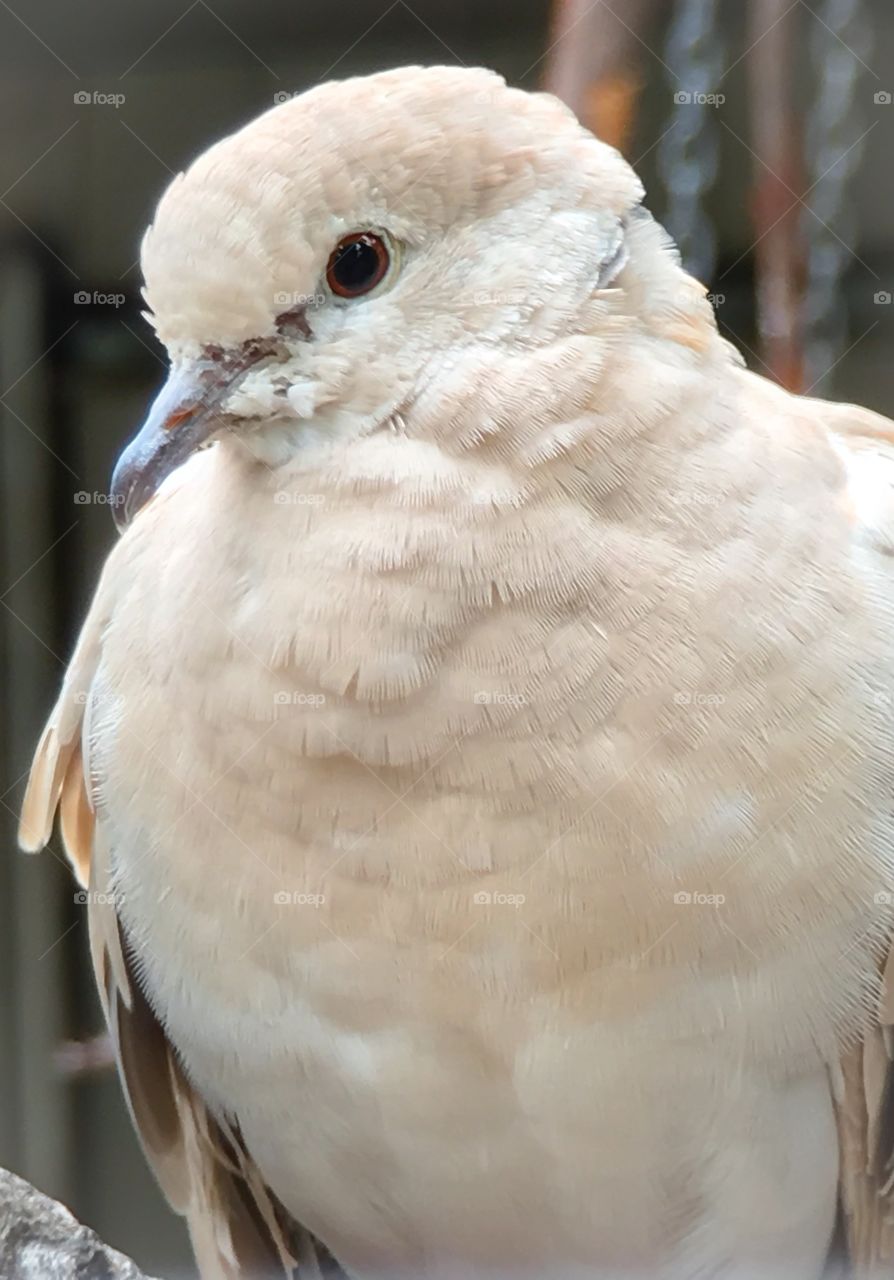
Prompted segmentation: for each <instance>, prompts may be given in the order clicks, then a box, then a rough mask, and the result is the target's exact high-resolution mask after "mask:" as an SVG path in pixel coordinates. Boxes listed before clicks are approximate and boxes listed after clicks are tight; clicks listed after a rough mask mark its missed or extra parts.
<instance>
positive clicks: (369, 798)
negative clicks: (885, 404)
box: [23, 68, 894, 1278]
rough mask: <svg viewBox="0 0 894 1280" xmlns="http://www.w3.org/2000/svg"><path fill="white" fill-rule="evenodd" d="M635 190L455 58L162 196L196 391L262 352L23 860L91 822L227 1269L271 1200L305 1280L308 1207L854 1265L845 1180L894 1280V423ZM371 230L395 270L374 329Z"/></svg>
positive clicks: (132, 1053) (558, 123) (154, 245)
mask: <svg viewBox="0 0 894 1280" xmlns="http://www.w3.org/2000/svg"><path fill="white" fill-rule="evenodd" d="M640 195H641V191H640V187H639V184H638V182H637V180H636V179H635V177H634V176H633V174H632V173H631V171H630V170H629V168H628V167H627V166H626V165H625V164H624V162H623V161H622V160H621V159H620V157H618V156H617V155H616V154H615V153H614V152H612V151H611V150H610V149H608V148H606V147H605V146H603V145H602V144H600V143H598V142H596V141H595V140H594V139H592V138H591V137H590V136H589V135H587V134H586V133H585V132H584V131H583V130H581V129H580V127H579V126H578V125H577V124H576V122H574V121H573V119H572V118H571V117H570V115H569V114H568V113H567V112H566V111H565V110H564V109H563V108H562V107H561V106H560V105H559V104H558V103H556V102H555V101H553V100H551V99H548V98H544V97H541V96H532V95H527V94H522V93H520V92H519V91H516V90H509V89H506V88H505V86H503V85H502V82H500V81H499V80H497V79H496V78H495V77H493V76H491V75H490V74H488V73H485V72H480V71H460V70H456V69H446V68H434V69H429V70H424V71H423V70H418V69H404V70H401V71H396V72H389V73H387V74H385V75H381V76H374V77H370V78H368V79H365V80H356V81H350V82H347V83H345V84H332V85H325V86H322V87H320V88H318V89H315V90H313V91H311V92H310V93H308V94H307V95H304V96H302V97H301V98H298V99H294V100H292V101H290V102H288V103H286V104H284V105H283V106H281V107H278V108H276V109H275V110H274V111H272V112H270V113H268V114H267V115H266V116H263V117H262V118H261V119H260V120H258V121H256V122H254V123H252V124H251V125H249V126H248V127H247V128H246V129H244V130H242V131H241V132H240V133H238V134H236V135H234V137H233V138H230V139H226V140H225V141H223V142H221V143H219V144H217V146H215V147H213V148H212V149H211V150H210V151H209V152H208V153H207V154H206V155H205V156H203V157H202V158H201V159H200V160H198V161H197V162H196V164H195V165H194V166H193V167H192V168H191V169H190V171H189V172H188V173H187V174H186V175H183V176H181V177H179V178H178V179H176V180H175V182H174V183H173V184H172V186H171V188H170V190H169V192H168V193H167V194H166V196H165V197H164V198H163V200H162V202H161V205H160V206H159V210H158V213H157V216H156V220H155V223H154V225H153V228H152V229H151V231H150V232H149V234H148V236H147V239H146V243H145V247H144V267H145V273H146V281H147V299H148V301H149V305H150V307H151V308H152V311H153V315H154V322H155V324H156V327H157V329H158V332H159V335H160V336H161V338H162V339H163V341H165V343H166V344H167V346H168V348H169V350H170V352H171V356H172V360H173V362H174V363H175V365H177V366H178V367H180V368H188V367H189V364H190V362H191V361H195V360H196V359H197V357H199V356H200V355H201V354H202V353H203V352H205V351H207V350H208V349H209V348H221V349H223V350H226V351H230V350H234V349H236V348H237V347H238V346H239V345H240V344H242V343H244V342H246V341H249V342H253V341H255V340H258V339H265V340H268V339H269V340H273V339H275V342H274V346H273V348H270V350H272V352H273V354H270V355H268V356H266V357H265V358H264V359H263V360H261V361H260V362H259V363H258V364H257V365H256V367H255V368H254V369H253V370H252V371H251V373H249V374H248V375H247V377H245V378H244V380H243V381H242V382H241V383H240V385H239V386H238V387H236V388H235V389H234V392H233V394H232V396H231V398H230V400H229V402H228V403H227V404H226V405H225V406H224V417H223V419H222V424H221V425H222V429H221V432H220V433H219V439H218V442H217V444H216V446H215V447H214V448H213V449H211V450H209V451H207V452H203V453H201V454H199V455H197V456H195V457H194V458H192V459H191V460H190V461H189V462H188V463H187V464H186V466H184V467H183V468H182V469H181V470H180V471H179V472H178V473H177V475H176V477H174V478H172V480H171V481H170V482H169V483H168V484H167V485H166V486H165V487H164V488H163V490H162V491H161V492H160V493H159V495H158V496H157V497H156V498H155V499H154V500H153V501H152V502H151V503H150V504H149V506H148V507H147V508H146V510H145V511H144V512H142V513H141V514H140V515H139V517H138V518H137V520H136V521H135V523H134V525H133V527H132V528H131V529H130V530H129V531H128V532H127V534H126V536H125V537H124V538H123V539H122V541H121V543H120V544H119V546H118V547H117V548H116V549H115V551H114V552H113V553H112V555H111V557H110V559H109V562H108V565H107V568H106V571H105V574H104V576H103V580H102V582H101V583H100V586H99V589H98V591H97V596H96V599H95V601H94V605H93V608H92V610H91V613H90V615H89V617H88V620H87V623H86V624H85V630H84V635H83V637H82V640H81V643H80V646H79V649H78V652H77V653H76V655H75V658H74V659H73V662H72V667H71V669H70V672H69V676H68V678H67V681H66V684H65V687H64V688H63V692H62V695H61V698H60V701H59V703H58V705H57V708H56V710H55V711H54V713H53V717H52V719H51V722H50V726H49V728H48V730H47V733H46V734H45V737H44V739H43V740H42V743H41V746H40V748H39V750H38V756H37V760H36V762H35V768H34V773H33V775H32V782H31V786H30V789H29V793H28V797H27V799H26V805H25V811H24V816H23V840H24V843H25V844H26V845H27V846H29V847H37V846H39V845H41V844H42V843H44V842H45V840H46V839H47V838H48V836H49V832H50V828H51V822H52V815H53V811H54V809H55V807H56V805H57V803H59V802H60V800H61V804H62V809H63V835H64V838H65V840H66V844H67V846H68V848H69V852H70V853H71V855H72V858H73V860H74V861H75V863H76V866H77V867H78V868H79V873H80V875H81V877H82V880H83V879H85V878H86V874H87V873H86V868H87V864H88V863H89V862H90V858H91V850H92V858H93V861H94V870H93V871H92V872H91V884H92V885H94V886H97V887H98V888H99V890H100V891H101V892H102V893H103V894H105V895H106V896H108V895H109V894H111V895H113V897H114V898H115V901H114V903H113V905H112V906H109V905H108V903H106V904H105V905H102V906H97V905H94V906H93V908H92V912H93V915H94V926H93V936H94V945H95V952H96V954H95V960H96V965H97V972H98V974H99V977H100V987H101V990H102V992H103V994H104V998H105V999H106V1001H107V1009H108V1012H109V1015H110V1019H111V1022H112V1026H113V1030H116V1031H117V1033H118V1035H119V1039H120V1041H121V1049H120V1054H121V1059H122V1070H123V1073H124V1076H125V1081H126V1084H127V1087H128V1091H129V1097H130V1101H131V1107H132V1111H133V1113H134V1117H135V1121H136V1123H137V1125H138V1127H139V1128H140V1129H141V1131H142V1133H143V1138H144V1142H145V1143H146V1146H147V1149H148V1152H149V1155H150V1158H151V1159H152V1160H153V1162H154V1163H155V1165H156V1168H157V1169H158V1170H159V1176H160V1179H161V1181H162V1184H163V1186H165V1188H166V1190H167V1191H168V1194H169V1196H170V1198H171V1200H172V1203H174V1205H175V1207H176V1208H178V1209H179V1210H180V1211H181V1212H185V1213H186V1214H187V1216H188V1218H189V1220H190V1225H191V1230H192V1232H193V1238H194V1240H195V1241H196V1243H197V1251H198V1253H199V1255H200V1257H201V1258H202V1260H203V1265H204V1267H205V1271H206V1274H207V1275H230V1274H234V1273H235V1274H238V1273H239V1271H238V1268H239V1265H240V1264H239V1263H238V1262H237V1261H236V1250H235V1247H234V1245H233V1232H234V1231H235V1230H236V1227H235V1225H234V1224H235V1222H236V1220H237V1217H238V1215H239V1211H240V1210H242V1211H243V1213H244V1211H245V1204H246V1194H245V1193H246V1189H247V1191H248V1193H249V1194H248V1201H249V1202H251V1203H253V1204H254V1205H255V1206H256V1207H255V1209H254V1210H252V1212H251V1215H250V1218H251V1223H252V1226H253V1228H254V1230H255V1231H257V1230H258V1228H259V1226H260V1228H261V1229H262V1234H263V1233H264V1230H266V1233H267V1234H268V1235H269V1236H270V1237H271V1239H272V1240H273V1241H274V1242H277V1241H278V1244H277V1243H274V1255H273V1256H276V1254H277V1253H278V1255H279V1256H280V1258H281V1259H282V1260H283V1265H286V1266H287V1265H289V1253H290V1251H291V1252H292V1254H293V1255H294V1254H295V1253H296V1252H297V1251H298V1250H297V1246H295V1245H294V1243H293V1241H292V1240H291V1239H290V1237H289V1232H290V1231H291V1228H290V1227H288V1226H287V1225H284V1224H286V1216H285V1215H286V1213H287V1214H288V1215H291V1217H292V1218H294V1219H295V1220H297V1221H300V1222H302V1223H304V1224H305V1226H306V1228H307V1229H308V1232H309V1233H311V1235H310V1236H309V1237H305V1243H306V1252H307V1253H308V1255H309V1254H312V1253H313V1251H314V1250H315V1245H314V1243H313V1237H317V1238H318V1239H319V1240H321V1241H322V1242H323V1243H324V1244H325V1245H326V1246H327V1247H328V1249H330V1250H331V1251H332V1253H333V1254H334V1255H335V1257H336V1258H337V1259H338V1260H339V1262H340V1263H341V1264H342V1265H343V1266H345V1267H346V1268H347V1269H348V1270H349V1271H351V1272H352V1273H354V1274H357V1275H368V1274H378V1273H381V1272H382V1271H383V1270H391V1269H394V1268H398V1269H404V1270H409V1271H411V1272H412V1273H413V1274H414V1275H423V1274H424V1275H425V1276H430V1277H446V1276H453V1275H455V1274H457V1270H456V1269H457V1268H459V1269H460V1273H461V1274H464V1275H465V1274H474V1275H484V1274H492V1272H493V1271H494V1270H495V1269H496V1270H498V1271H506V1272H512V1273H513V1274H519V1273H528V1274H532V1275H536V1274H542V1273H543V1272H544V1271H548V1272H549V1274H557V1275H561V1274H565V1273H567V1274H579V1273H580V1270H581V1269H582V1268H590V1269H592V1268H597V1269H600V1268H602V1269H605V1270H607V1271H610V1270H611V1269H612V1268H619V1267H620V1268H623V1269H624V1270H625V1271H631V1272H633V1271H638V1270H641V1271H644V1272H648V1273H650V1274H655V1273H656V1272H657V1273H659V1274H662V1275H663V1274H669V1275H693V1274H696V1273H702V1272H706V1271H710V1272H711V1273H712V1274H718V1275H719V1274H722V1275H724V1276H740V1275H751V1274H754V1273H755V1271H759V1272H761V1273H764V1274H773V1275H776V1274H778V1275H786V1276H803V1277H805V1278H807V1277H814V1276H818V1275H819V1274H820V1271H821V1269H822V1267H823V1265H824V1261H825V1256H826V1252H827V1249H828V1246H829V1241H830V1238H831V1234H832V1229H833V1225H834V1218H835V1206H836V1198H837V1195H838V1190H839V1177H840V1179H841V1187H840V1190H841V1195H842V1200H843V1204H844V1207H845V1210H846V1214H847V1223H848V1227H849V1238H850V1241H851V1246H852V1253H853V1255H854V1256H855V1257H856V1258H858V1259H859V1260H861V1261H864V1262H867V1263H871V1262H876V1261H878V1260H879V1259H884V1261H885V1262H886V1264H888V1265H890V1260H891V1252H892V1240H891V1238H890V1228H889V1227H887V1226H885V1225H884V1219H885V1216H886V1215H887V1214H888V1213H889V1205H888V1198H889V1194H890V1191H889V1187H888V1184H887V1179H888V1177H889V1173H890V1167H891V1160H892V1158H894V1142H892V1124H891V1121H890V1115H889V1112H890V1088H891V1085H890V1079H891V1077H890V1066H889V1052H890V1025H889V1024H890V1021H891V1020H890V1016H889V1013H888V1012H886V1013H885V1014H884V1016H883V1018H882V1020H881V1023H880V1022H879V1019H878V1015H877V1003H878V999H879V995H880V990H881V988H880V983H879V978H878V965H879V962H880V959H881V957H882V956H883V954H884V951H885V949H886V946H887V940H888V937H889V931H890V918H891V908H890V901H891V898H890V893H891V890H892V889H894V866H892V836H894V831H892V821H891V778H892V750H891V747H892V742H891V736H892V735H891V723H890V721H891V716H890V701H889V698H890V692H889V691H890V689H891V687H892V680H891V677H892V665H894V664H892V631H891V623H892V619H891V608H890V604H889V600H890V595H891V576H890V575H891V570H890V559H889V557H890V551H891V546H892V543H891V530H892V527H894V526H892V518H891V517H892V505H891V477H892V474H894V472H892V460H894V451H892V432H894V428H892V425H891V424H890V423H888V422H886V421H885V420H883V419H881V418H879V417H877V416H876V415H873V414H869V413H867V412H865V411H862V410H859V409H853V408H850V407H844V406H831V405H824V404H822V403H820V402H816V401H810V400H799V399H796V398H793V397H791V396H789V395H787V394H786V393H785V392H783V391H781V390H779V389H777V388H774V387H772V386H770V385H769V384H767V383H766V382H764V381H763V380H761V379H760V378H758V377H755V376H754V375H752V374H750V373H748V372H746V371H745V370H744V368H743V367H742V364H741V361H740V360H739V358H738V356H737V355H736V354H735V353H734V352H733V350H732V349H731V348H730V347H729V346H728V344H726V343H725V342H724V341H722V340H721V338H720V337H719V335H718V333H717V330H716V327H715V324H714V321H713V316H712V313H711V309H710V307H709V306H708V304H707V302H706V301H705V298H704V291H703V290H702V289H701V287H700V286H698V285H697V284H696V283H695V282H694V281H692V280H691V279H690V278H689V277H687V276H686V275H685V274H684V272H683V271H682V269H681V268H680V266H679V263H678V261H677V259H676V256H675V254H674V253H673V250H672V248H671V246H670V245H669V244H668V242H667V239H666V237H665V236H664V234H663V233H662V232H661V231H660V229H659V228H657V227H656V226H655V224H654V223H653V222H652V221H651V219H650V218H649V217H648V215H646V214H644V213H643V212H642V211H641V210H640V209H639V207H638V202H639V199H640ZM364 227H380V228H385V229H387V230H388V231H390V233H391V234H392V235H393V236H395V237H396V239H398V240H399V241H401V242H402V250H401V266H400V271H399V272H397V273H396V274H395V278H394V279H393V280H390V281H389V283H388V287H387V288H386V289H384V290H383V291H382V293H381V294H376V295H371V296H370V297H369V298H365V299H358V300H356V301H354V302H352V303H351V304H350V305H343V304H338V303H336V302H334V301H333V299H331V298H330V297H327V296H326V294H325V291H324V290H321V285H320V280H321V277H322V274H323V271H324V269H325V265H326V260H327V257H328V255H329V253H330V252H331V250H332V247H333V245H334V243H335V242H336V241H337V240H338V238H339V236H340V235H342V234H343V233H345V232H346V231H351V230H356V229H363V228H364ZM619 248H620V250H621V251H620V252H619ZM284 295H285V296H287V298H288V299H289V300H290V301H291V300H292V299H295V298H299V299H303V300H304V301H303V302H302V303H300V305H301V306H302V307H303V308H304V314H305V316H306V322H307V326H308V328H309V330H310V336H309V337H308V336H306V335H305V334H301V335H297V336H296V335H294V334H293V335H290V334H289V333H288V332H286V333H283V331H282V329H281V327H278V324H277V316H278V314H279V313H280V312H282V311H283V310H288V306H286V305H285V304H284V303H283V301H282V299H283V296H284ZM85 707H86V709H88V711H89V714H88V716H87V717H86V719H85V727H84V732H83V735H82V736H81V718H82V715H83V714H84V712H85ZM84 762H87V763H86V764H85V763H84ZM85 777H86V784H85V782H84V778H85ZM94 814H95V830H94V823H93V815H94ZM681 893H682V894H684V895H685V894H689V895H690V897H691V898H692V900H691V901H689V902H688V903H687V902H681V901H680V900H679V895H680V894H681ZM283 895H285V896H286V897H287V899H288V903H287V904H284V903H283V901H282V897H283ZM711 897H713V898H714V899H715V901H714V903H713V904H711V903H710V902H708V901H705V900H704V899H706V898H711ZM717 898H720V899H721V901H720V902H717V901H716V899H717ZM119 921H120V926H119ZM119 927H120V929H121V930H122V931H123V937H124V942H123V944H122V942H121V941H120V938H119ZM143 993H145V998H144V995H143ZM885 999H886V1003H885V1009H886V1010H887V1008H888V1004H889V1003H890V999H889V997H887V996H886V997H885ZM122 1023H124V1024H126V1028H127V1032H126V1035H122ZM128 1037H131V1039H130V1041H129V1042H128ZM165 1037H166V1040H165ZM143 1043H146V1044H149V1043H151V1044H153V1045H154V1046H155V1047H154V1048H153V1049H152V1051H151V1053H150V1051H149V1049H148V1048H147V1049H145V1050H144V1049H141V1047H140V1045H141V1044H143ZM165 1062H167V1064H168V1066H167V1067H165V1065H164V1064H165ZM141 1073H142V1075H143V1076H146V1075H148V1077H149V1078H140V1077H141ZM135 1076H136V1077H137V1079H135V1078H134V1077H135ZM172 1100H173V1105H172ZM833 1102H834V1107H835V1111H834V1113H833ZM836 1115H837V1120H838V1129H839V1133H840V1135H841V1139H840V1143H839V1139H838V1138H837V1137H836V1132H835V1127H834V1121H835V1116H836ZM880 1143H881V1144H883V1145H882V1146H880V1145H879V1144H880ZM883 1183H884V1197H885V1198H884V1199H883V1200H881V1199H879V1188H880V1187H881V1186H882V1184H883ZM239 1188H241V1190H240V1189H239ZM296 1238H297V1237H296ZM245 1265H246V1266H249V1265H250V1264H245ZM308 1265H316V1263H309V1264H308ZM228 1268H229V1270H228Z"/></svg>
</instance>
